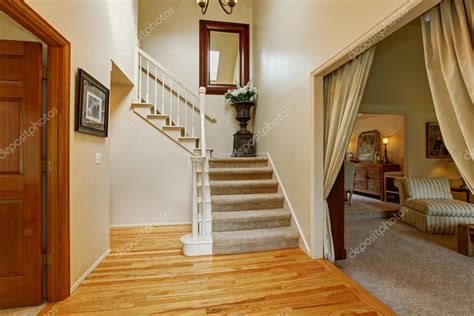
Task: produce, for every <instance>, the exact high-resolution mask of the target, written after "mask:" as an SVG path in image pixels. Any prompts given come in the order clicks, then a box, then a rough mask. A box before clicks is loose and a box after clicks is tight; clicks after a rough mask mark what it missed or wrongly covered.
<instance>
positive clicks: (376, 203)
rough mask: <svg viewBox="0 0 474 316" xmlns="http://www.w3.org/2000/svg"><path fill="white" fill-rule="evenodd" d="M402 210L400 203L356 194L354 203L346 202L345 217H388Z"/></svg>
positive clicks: (353, 198)
mask: <svg viewBox="0 0 474 316" xmlns="http://www.w3.org/2000/svg"><path fill="white" fill-rule="evenodd" d="M398 210H400V205H398V204H394V203H387V202H383V201H381V200H379V199H377V198H369V197H366V196H363V195H357V194H354V196H353V197H352V205H349V204H347V203H346V204H344V212H345V215H344V216H345V219H346V220H348V219H362V218H387V217H391V216H392V215H393V213H394V212H397V211H398Z"/></svg>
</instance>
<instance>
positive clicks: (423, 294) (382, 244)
mask: <svg viewBox="0 0 474 316" xmlns="http://www.w3.org/2000/svg"><path fill="white" fill-rule="evenodd" d="M381 227H384V228H381ZM371 234H372V235H371ZM371 237H372V238H371ZM361 245H362V247H364V245H365V246H366V247H365V251H363V252H362V251H359V252H360V253H359V254H356V251H355V250H356V249H357V247H360V246H361ZM456 248H457V237H456V236H454V235H428V234H424V233H422V232H420V231H418V230H417V229H415V228H414V227H411V226H409V225H407V224H405V223H403V222H395V223H394V224H390V222H389V221H388V219H366V220H346V250H347V254H348V259H347V260H345V261H338V262H337V265H338V266H339V267H341V268H342V270H343V271H344V272H346V273H347V274H349V275H350V276H351V277H352V278H353V279H354V280H356V281H357V282H358V283H359V284H361V285H362V286H364V287H365V288H367V289H368V290H369V292H370V293H372V294H373V295H374V296H376V297H377V298H379V299H380V300H382V301H383V302H384V303H385V304H387V305H388V306H389V307H390V308H392V309H393V310H394V311H395V312H396V313H397V314H399V315H474V294H473V293H474V257H466V256H463V255H461V254H458V253H457V252H456ZM359 250H360V249H359Z"/></svg>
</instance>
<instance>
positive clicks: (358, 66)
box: [324, 48, 375, 261]
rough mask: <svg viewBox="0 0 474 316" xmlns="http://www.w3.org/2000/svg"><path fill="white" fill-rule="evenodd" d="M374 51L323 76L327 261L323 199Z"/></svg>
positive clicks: (339, 163) (347, 137)
mask: <svg viewBox="0 0 474 316" xmlns="http://www.w3.org/2000/svg"><path fill="white" fill-rule="evenodd" d="M374 52H375V48H371V49H369V50H368V51H366V52H365V53H363V54H361V55H359V56H358V57H356V58H355V59H353V60H352V61H350V62H348V63H347V64H345V65H344V66H342V67H341V68H339V69H338V70H336V71H334V72H332V73H331V74H329V75H328V76H326V77H325V78H324V103H325V125H324V141H325V144H324V145H325V146H324V147H325V152H324V207H325V212H324V213H325V223H324V229H325V231H324V257H325V258H326V259H328V260H331V261H334V244H333V240H332V233H331V221H330V218H329V206H328V203H327V200H326V199H327V198H328V196H329V193H330V192H331V189H332V187H333V186H334V182H335V181H336V178H337V176H338V174H339V172H340V171H341V166H342V163H343V162H344V157H345V154H346V151H347V146H348V145H349V140H350V138H351V134H352V130H353V128H354V124H355V121H356V118H357V113H358V112H359V106H360V102H361V101H362V96H363V94H364V90H365V84H366V83H367V78H368V76H369V72H370V67H371V66H372V61H373V58H374ZM341 198H342V197H341Z"/></svg>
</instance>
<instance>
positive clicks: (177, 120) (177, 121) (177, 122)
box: [176, 85, 181, 126]
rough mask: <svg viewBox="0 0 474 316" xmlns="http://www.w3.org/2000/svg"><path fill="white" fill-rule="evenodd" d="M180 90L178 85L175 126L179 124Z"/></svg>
mask: <svg viewBox="0 0 474 316" xmlns="http://www.w3.org/2000/svg"><path fill="white" fill-rule="evenodd" d="M180 90H181V86H179V85H178V114H177V119H176V125H177V126H180V125H179V108H180V105H179V102H180V101H181V100H180V95H179V93H180Z"/></svg>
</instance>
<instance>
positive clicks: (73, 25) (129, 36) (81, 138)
mask: <svg viewBox="0 0 474 316" xmlns="http://www.w3.org/2000/svg"><path fill="white" fill-rule="evenodd" d="M27 2H28V4H30V5H31V6H32V7H33V8H34V9H35V10H36V11H37V12H38V13H39V14H40V15H41V16H42V17H44V18H45V19H46V20H47V21H48V22H49V23H50V24H51V25H52V26H53V27H55V28H56V29H57V30H58V31H59V32H61V33H62V34H63V35H64V36H65V37H66V38H67V39H68V40H69V41H70V42H71V47H72V56H71V57H72V69H71V70H72V73H71V92H72V93H71V100H70V107H71V140H70V141H71V170H70V172H71V282H72V284H74V283H75V282H76V281H77V280H78V279H79V278H80V277H81V276H82V275H83V274H84V273H85V272H86V271H87V269H88V268H89V267H90V266H91V265H92V264H93V263H94V262H96V260H97V259H98V258H100V257H101V256H102V255H103V254H104V253H105V252H106V251H107V250H108V249H109V222H110V197H109V195H110V190H109V182H110V177H109V166H110V163H111V162H112V159H111V157H110V155H109V139H108V138H100V137H94V136H89V135H86V134H81V133H76V132H74V131H73V128H74V124H73V122H74V115H75V113H74V104H75V90H76V80H75V77H76V73H77V68H84V69H85V70H86V71H87V72H89V73H90V74H91V75H92V76H94V77H95V78H96V79H98V80H99V81H100V82H102V83H103V84H104V85H106V86H107V87H110V70H111V61H112V60H114V61H115V62H116V63H117V65H119V66H120V68H121V69H123V70H124V72H125V73H126V74H127V75H128V76H129V77H130V78H133V77H134V70H135V67H134V56H135V52H134V51H133V49H130V47H132V44H133V42H134V39H135V38H136V34H137V14H138V13H137V12H138V10H137V3H136V1H134V0H121V1H113V2H112V1H61V0H49V1H44V0H28V1H27ZM96 153H101V154H102V164H101V165H96V164H95V154H96Z"/></svg>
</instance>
